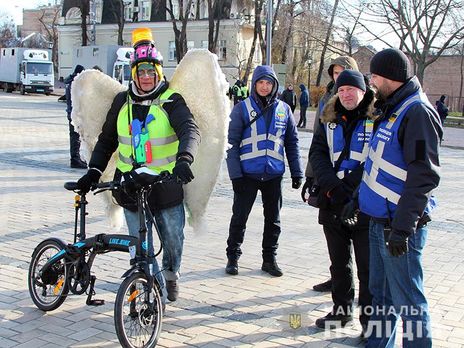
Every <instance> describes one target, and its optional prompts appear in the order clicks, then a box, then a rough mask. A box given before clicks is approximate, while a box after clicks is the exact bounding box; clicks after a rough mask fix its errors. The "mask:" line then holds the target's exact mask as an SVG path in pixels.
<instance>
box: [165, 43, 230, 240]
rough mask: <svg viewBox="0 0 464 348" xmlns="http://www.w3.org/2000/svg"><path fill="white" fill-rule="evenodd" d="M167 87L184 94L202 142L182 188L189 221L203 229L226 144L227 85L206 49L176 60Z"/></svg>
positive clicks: (195, 50) (217, 65) (213, 56)
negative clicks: (177, 61)
mask: <svg viewBox="0 0 464 348" xmlns="http://www.w3.org/2000/svg"><path fill="white" fill-rule="evenodd" d="M170 86H171V87H172V88H173V89H174V90H175V91H178V92H179V93H180V94H181V95H182V96H183V97H184V99H185V101H186V103H187V105H188V107H189V109H190V111H191V112H192V114H193V115H194V117H195V121H196V122H197V124H198V127H199V128H200V132H201V144H200V147H199V149H198V153H197V155H196V156H195V161H194V162H193V165H192V171H193V174H194V176H195V179H194V180H193V181H192V182H191V183H189V184H188V185H185V186H184V189H185V205H186V207H187V211H188V213H189V219H188V221H189V224H190V225H191V226H192V227H193V229H194V231H196V232H199V231H206V223H205V219H204V214H205V212H206V206H207V205H208V201H209V198H210V196H211V193H212V191H213V189H214V185H215V184H216V181H217V177H218V174H219V170H220V168H221V164H222V160H223V158H224V154H225V149H226V143H227V141H226V140H227V137H226V135H227V126H228V120H229V114H230V101H229V99H228V98H227V95H226V92H227V90H228V88H229V84H228V83H227V80H226V77H225V75H224V73H223V72H222V71H221V68H220V67H219V64H218V61H217V56H216V55H215V54H212V53H211V52H209V51H208V50H205V49H194V50H190V51H188V52H187V54H186V55H185V56H184V58H183V59H182V60H181V62H180V63H179V65H178V67H177V69H176V71H175V73H174V75H173V77H172V80H171V83H170Z"/></svg>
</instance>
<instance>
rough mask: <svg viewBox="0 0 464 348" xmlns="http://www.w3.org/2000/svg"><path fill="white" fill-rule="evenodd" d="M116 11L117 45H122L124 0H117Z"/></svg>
mask: <svg viewBox="0 0 464 348" xmlns="http://www.w3.org/2000/svg"><path fill="white" fill-rule="evenodd" d="M118 3H119V4H118V6H119V8H118V10H119V11H118V12H117V14H118V15H117V17H118V45H119V46H123V45H124V38H123V36H122V34H123V32H124V1H123V0H119V1H118Z"/></svg>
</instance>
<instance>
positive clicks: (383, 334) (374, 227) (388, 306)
mask: <svg viewBox="0 0 464 348" xmlns="http://www.w3.org/2000/svg"><path fill="white" fill-rule="evenodd" d="M426 239H427V228H425V227H422V228H418V229H417V230H416V232H415V233H414V234H413V235H412V236H410V238H409V239H408V247H409V251H408V252H407V253H406V254H404V255H402V256H400V257H393V256H391V255H390V253H389V251H388V249H387V247H386V246H385V237H384V225H383V224H382V223H378V222H374V221H371V223H370V227H369V253H370V258H369V267H370V268H369V290H370V292H371V294H372V296H373V299H372V305H373V313H372V315H371V318H370V322H369V327H368V334H367V335H370V336H369V340H368V342H367V345H366V347H394V344H395V337H396V326H397V324H398V319H399V317H400V316H401V318H402V320H403V332H404V333H403V347H421V348H422V347H431V346H432V337H431V336H432V335H431V330H430V317H429V312H428V305H427V300H426V298H425V295H424V287H423V273H422V264H421V258H422V250H423V249H424V246H425V241H426ZM367 335H366V336H367Z"/></svg>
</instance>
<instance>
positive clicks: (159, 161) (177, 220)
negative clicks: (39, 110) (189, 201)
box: [78, 28, 200, 301]
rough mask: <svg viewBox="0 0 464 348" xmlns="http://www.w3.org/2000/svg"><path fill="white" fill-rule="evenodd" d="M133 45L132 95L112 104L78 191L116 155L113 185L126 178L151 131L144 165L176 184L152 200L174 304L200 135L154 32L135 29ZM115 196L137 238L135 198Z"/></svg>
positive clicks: (125, 94)
mask: <svg viewBox="0 0 464 348" xmlns="http://www.w3.org/2000/svg"><path fill="white" fill-rule="evenodd" d="M132 44H133V46H134V53H133V55H132V56H131V69H132V79H133V81H132V83H131V84H130V85H129V89H128V90H126V91H122V92H120V93H118V94H116V96H115V98H114V99H113V102H112V104H111V107H110V109H109V111H108V113H107V115H106V120H105V121H104V124H103V127H102V128H101V133H100V135H99V136H98V141H97V142H96V144H95V147H94V149H93V151H92V155H91V158H90V161H89V170H88V172H87V174H85V175H84V176H83V177H81V178H80V179H79V181H78V186H79V188H80V189H81V190H83V191H88V190H89V189H90V187H91V185H92V184H94V183H97V182H98V180H99V179H100V177H101V175H102V173H103V172H104V171H105V169H106V167H107V166H108V163H109V162H110V160H111V157H112V155H113V153H114V152H117V155H118V156H117V157H116V169H115V173H114V180H120V179H121V177H123V176H124V175H127V174H126V173H128V172H130V171H131V170H132V169H133V167H134V164H135V163H139V164H140V163H141V162H140V161H139V160H138V159H137V156H138V152H137V151H138V149H137V148H134V147H135V145H134V142H133V141H132V139H133V137H134V136H135V135H136V134H133V133H135V132H137V131H138V130H137V129H136V128H139V130H140V129H144V130H147V131H148V135H149V141H150V144H149V149H150V150H151V151H150V150H148V151H146V153H144V154H143V155H145V160H144V161H142V163H141V164H142V165H144V166H147V167H148V168H150V169H152V170H154V171H156V172H158V173H160V172H162V171H169V172H170V173H171V174H173V176H175V177H177V179H178V180H172V181H170V182H166V183H163V184H160V185H156V186H155V187H154V188H153V190H152V191H151V193H150V195H149V197H148V203H149V205H150V208H151V209H152V212H153V213H154V217H155V219H156V221H157V223H158V225H159V229H160V238H161V241H162V245H163V260H162V270H163V275H164V279H165V280H166V290H167V298H168V300H170V301H175V300H176V299H177V297H178V292H179V286H178V279H179V269H180V265H181V258H182V250H183V241H184V231H183V230H184V225H185V212H184V206H183V199H184V191H183V185H184V184H187V183H189V182H190V181H192V180H193V178H194V175H193V172H192V170H191V167H190V166H191V164H192V163H193V161H194V158H195V156H196V154H197V151H198V147H199V144H200V130H199V128H198V126H197V123H196V122H195V120H194V118H193V115H192V113H191V111H190V109H189V107H188V106H187V104H186V102H185V100H184V98H183V97H182V95H180V94H179V93H177V92H176V91H175V90H173V89H171V88H170V86H169V83H168V82H167V81H166V79H165V78H164V76H163V69H162V59H163V58H162V56H161V54H160V52H159V51H158V50H157V49H156V47H155V45H154V41H153V37H152V33H151V30H150V29H148V28H139V29H135V30H134V31H133V33H132ZM134 121H135V122H134ZM87 127H88V126H87ZM84 128H85V126H84ZM145 149H146V147H145ZM148 152H149V153H148ZM143 155H142V157H143ZM113 196H114V198H115V199H116V201H117V203H118V204H119V205H120V206H122V207H123V208H124V215H125V218H126V223H127V226H128V229H129V234H130V235H134V236H138V232H139V220H138V216H137V206H136V202H135V200H134V198H133V197H131V194H130V193H127V192H125V191H123V190H116V191H114V192H113ZM150 227H151V226H149V228H150ZM147 236H148V246H149V255H150V256H152V255H153V235H152V233H148V234H147ZM155 262H156V261H155ZM156 268H158V266H157V265H156Z"/></svg>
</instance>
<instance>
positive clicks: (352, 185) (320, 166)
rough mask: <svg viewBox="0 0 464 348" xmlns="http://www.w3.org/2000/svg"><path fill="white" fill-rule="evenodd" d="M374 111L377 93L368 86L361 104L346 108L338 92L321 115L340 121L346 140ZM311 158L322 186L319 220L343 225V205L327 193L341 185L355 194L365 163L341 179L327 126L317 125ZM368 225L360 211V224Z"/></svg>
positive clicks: (333, 120)
mask: <svg viewBox="0 0 464 348" xmlns="http://www.w3.org/2000/svg"><path fill="white" fill-rule="evenodd" d="M373 114H374V93H373V91H372V90H371V89H368V90H367V92H366V94H365V95H364V98H363V100H362V101H361V103H360V104H359V105H358V107H357V108H356V109H355V110H352V111H348V110H346V109H345V108H344V107H343V106H342V105H341V103H340V101H339V99H338V95H335V96H333V97H332V98H331V99H330V100H329V101H328V102H327V104H326V106H325V107H324V110H323V112H322V115H321V122H322V123H323V124H324V123H329V122H334V123H337V124H341V125H342V126H343V129H344V135H345V139H351V134H352V131H353V128H354V126H355V125H356V123H357V121H358V120H360V119H366V118H369V117H372V116H373ZM342 116H345V117H346V119H347V120H346V121H344V120H343V119H342ZM345 158H346V156H345ZM309 161H310V163H311V167H312V168H313V170H314V175H315V178H316V180H317V183H318V184H319V185H320V187H321V192H320V195H319V202H320V204H321V208H320V209H319V223H320V224H322V225H327V224H340V223H341V222H340V220H339V219H338V218H337V213H340V210H341V208H342V207H343V204H340V203H339V202H335V201H334V200H331V199H329V198H328V197H327V192H329V191H331V190H333V189H334V188H336V187H337V186H340V187H341V188H343V190H344V191H345V192H346V193H347V194H348V195H349V196H352V194H353V191H354V190H355V189H356V187H357V186H359V184H360V183H361V179H362V173H363V170H364V165H360V166H358V168H356V169H354V170H353V171H352V172H350V173H349V174H347V175H345V177H344V178H343V179H340V178H338V177H337V175H336V172H335V170H334V167H333V165H332V161H331V160H330V150H329V146H328V144H327V134H326V132H325V127H318V128H317V129H316V133H315V134H314V137H313V140H312V143H311V148H310V150H309ZM367 224H368V217H367V216H366V215H364V214H360V217H359V218H358V226H360V225H363V226H367Z"/></svg>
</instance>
